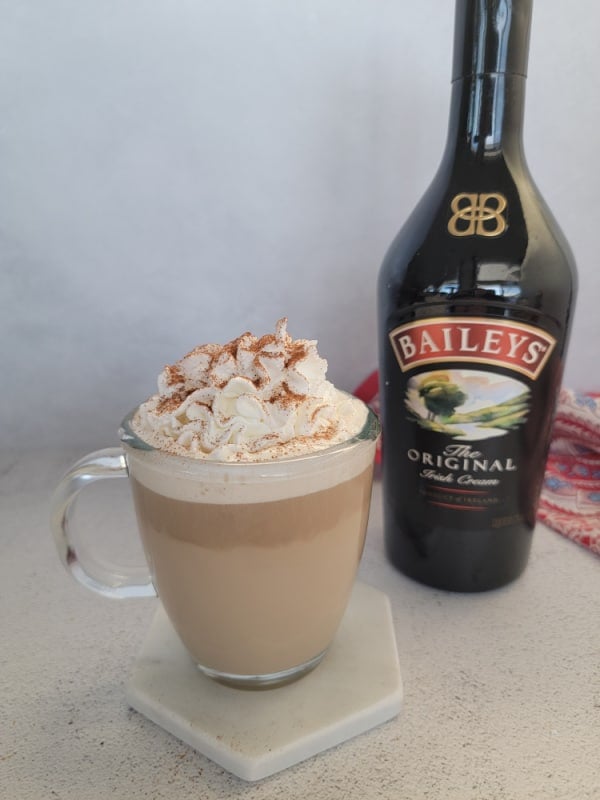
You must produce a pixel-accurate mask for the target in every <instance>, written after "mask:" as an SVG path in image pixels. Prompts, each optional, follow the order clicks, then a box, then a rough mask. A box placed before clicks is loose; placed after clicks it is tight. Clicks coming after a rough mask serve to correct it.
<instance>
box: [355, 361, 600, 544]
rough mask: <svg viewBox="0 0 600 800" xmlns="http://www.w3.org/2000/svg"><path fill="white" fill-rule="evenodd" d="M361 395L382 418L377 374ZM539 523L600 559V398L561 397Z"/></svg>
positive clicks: (593, 395) (359, 389)
mask: <svg viewBox="0 0 600 800" xmlns="http://www.w3.org/2000/svg"><path fill="white" fill-rule="evenodd" d="M355 394H356V396H357V397H360V399H361V400H364V402H365V403H367V404H368V405H370V406H371V408H373V410H374V411H375V412H376V413H379V382H378V375H377V372H376V371H375V372H372V373H371V374H370V375H369V376H368V377H367V378H365V380H364V381H363V382H362V383H361V384H360V386H358V387H357V389H356V391H355ZM377 459H378V461H379V460H380V459H381V452H378V454H377ZM538 519H539V520H541V521H542V522H543V523H544V524H546V525H548V526H549V527H550V528H553V529H554V530H556V531H558V532H559V533H562V534H563V535H564V536H567V537H568V538H569V539H572V540H573V541H574V542H578V543H579V544H581V545H583V546H584V547H587V548H589V549H590V550H592V551H593V552H594V553H598V555H600V393H586V394H584V393H577V392H573V391H571V390H570V389H563V390H562V391H561V393H560V397H559V401H558V407H557V412H556V419H555V421H554V427H553V430H552V444H551V446H550V453H549V456H548V464H547V467H546V475H545V477H544V486H543V489H542V496H541V499H540V505H539V508H538Z"/></svg>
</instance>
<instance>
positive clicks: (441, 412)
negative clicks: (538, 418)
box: [405, 369, 531, 441]
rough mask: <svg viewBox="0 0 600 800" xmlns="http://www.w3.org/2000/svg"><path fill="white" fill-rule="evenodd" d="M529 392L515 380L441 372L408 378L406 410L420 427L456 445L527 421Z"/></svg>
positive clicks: (477, 373) (486, 374)
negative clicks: (440, 435) (444, 437)
mask: <svg viewBox="0 0 600 800" xmlns="http://www.w3.org/2000/svg"><path fill="white" fill-rule="evenodd" d="M530 396H531V392H530V390H529V388H528V387H527V386H526V385H525V384H524V383H522V382H521V381H519V380H517V379H515V378H509V377H505V376H503V375H496V374H493V373H490V372H481V371H478V370H463V369H445V370H443V371H440V370H436V371H434V372H425V373H420V374H419V375H415V376H414V377H412V378H410V379H409V381H408V384H407V388H406V400H405V403H406V408H407V410H408V413H409V417H410V419H412V420H413V421H414V422H416V423H417V424H418V425H419V426H420V427H422V428H424V429H426V430H429V431H434V432H437V433H443V434H445V435H446V436H451V437H452V438H453V439H456V440H458V441H477V440H480V439H490V438H492V437H494V436H503V435H505V434H506V433H508V432H509V431H511V430H514V429H515V428H518V427H519V426H521V425H522V424H523V423H524V422H525V420H526V419H527V414H528V412H529V405H530Z"/></svg>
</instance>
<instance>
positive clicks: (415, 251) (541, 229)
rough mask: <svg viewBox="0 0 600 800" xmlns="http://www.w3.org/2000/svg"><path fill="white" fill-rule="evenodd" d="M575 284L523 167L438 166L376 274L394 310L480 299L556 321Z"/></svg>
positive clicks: (560, 239) (501, 161) (569, 258)
mask: <svg viewBox="0 0 600 800" xmlns="http://www.w3.org/2000/svg"><path fill="white" fill-rule="evenodd" d="M576 285H577V277H576V268H575V261H574V258H573V254H572V251H571V249H570V247H569V245H568V243H567V241H566V239H565V237H564V235H563V234H562V231H561V230H560V227H559V226H558V224H557V223H556V220H555V219H554V217H553V215H552V213H551V212H550V210H549V208H548V206H547V204H546V203H545V201H544V199H543V197H542V195H541V194H540V192H539V190H538V188H537V186H536V185H535V183H534V181H533V180H532V178H531V176H530V174H529V172H528V170H527V167H526V165H525V163H524V162H523V161H520V162H517V163H516V164H511V163H509V162H508V161H507V160H506V159H505V158H497V159H496V160H491V161H488V162H487V163H486V164H481V163H475V164H468V163H462V164H456V162H453V163H452V164H451V165H450V167H448V165H444V164H442V167H441V168H440V170H438V173H437V174H436V176H435V178H434V180H433V181H432V182H431V184H430V186H429V187H428V189H427V190H426V192H425V193H424V195H423V196H422V198H421V200H420V202H419V203H418V204H417V206H416V207H415V209H414V211H413V213H412V214H411V215H410V217H409V218H408V219H407V221H406V223H405V224H404V225H403V227H402V228H401V229H400V231H399V232H398V234H397V235H396V237H395V239H394V240H393V242H392V244H391V246H390V248H389V249H388V252H387V254H386V256H385V258H384V261H383V264H382V267H381V270H380V273H379V295H380V302H383V303H384V304H385V303H390V304H391V305H393V306H394V307H396V308H397V307H399V306H406V305H412V304H416V303H428V302H439V301H446V302H447V301H452V300H455V299H466V298H471V299H487V300H490V301H496V302H501V303H510V304H521V305H523V304H524V305H528V306H533V307H540V306H546V307H548V308H549V309H550V311H551V313H552V314H553V315H555V316H563V315H564V312H563V307H564V306H565V303H569V304H570V303H571V301H572V298H573V296H574V294H575V291H576Z"/></svg>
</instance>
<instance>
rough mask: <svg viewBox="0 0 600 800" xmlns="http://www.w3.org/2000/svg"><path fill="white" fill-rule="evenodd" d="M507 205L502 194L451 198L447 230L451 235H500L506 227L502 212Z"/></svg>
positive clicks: (461, 195) (464, 194)
mask: <svg viewBox="0 0 600 800" xmlns="http://www.w3.org/2000/svg"><path fill="white" fill-rule="evenodd" d="M507 205H508V203H507V200H506V197H504V195H503V194H497V193H495V192H490V193H487V194H469V193H468V192H462V193H461V194H457V195H455V196H454V197H453V198H452V202H451V203H450V208H451V210H452V212H453V213H452V216H451V217H450V221H449V222H448V231H449V232H450V233H451V234H452V236H488V237H492V236H500V234H501V233H504V231H505V230H506V228H507V223H506V219H505V218H504V216H503V212H504V211H505V210H506V206H507Z"/></svg>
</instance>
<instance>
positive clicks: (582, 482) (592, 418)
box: [538, 389, 600, 555]
mask: <svg viewBox="0 0 600 800" xmlns="http://www.w3.org/2000/svg"><path fill="white" fill-rule="evenodd" d="M538 518H539V519H540V520H541V521H542V522H544V523H545V524H546V525H549V526H550V527H551V528H554V529H555V530H557V531H559V532H560V533H562V534H564V535H565V536H568V537H569V539H573V541H575V542H578V543H579V544H582V545H583V546H584V547H589V549H590V550H592V551H593V552H595V553H598V555H600V394H580V393H576V392H573V391H571V390H569V389H563V390H562V391H561V393H560V397H559V401H558V408H557V412H556V419H555V421H554V428H553V431H552V444H551V446H550V454H549V456H548V464H547V466H546V475H545V478H544V487H543V489H542V497H541V500H540V506H539V509H538Z"/></svg>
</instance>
